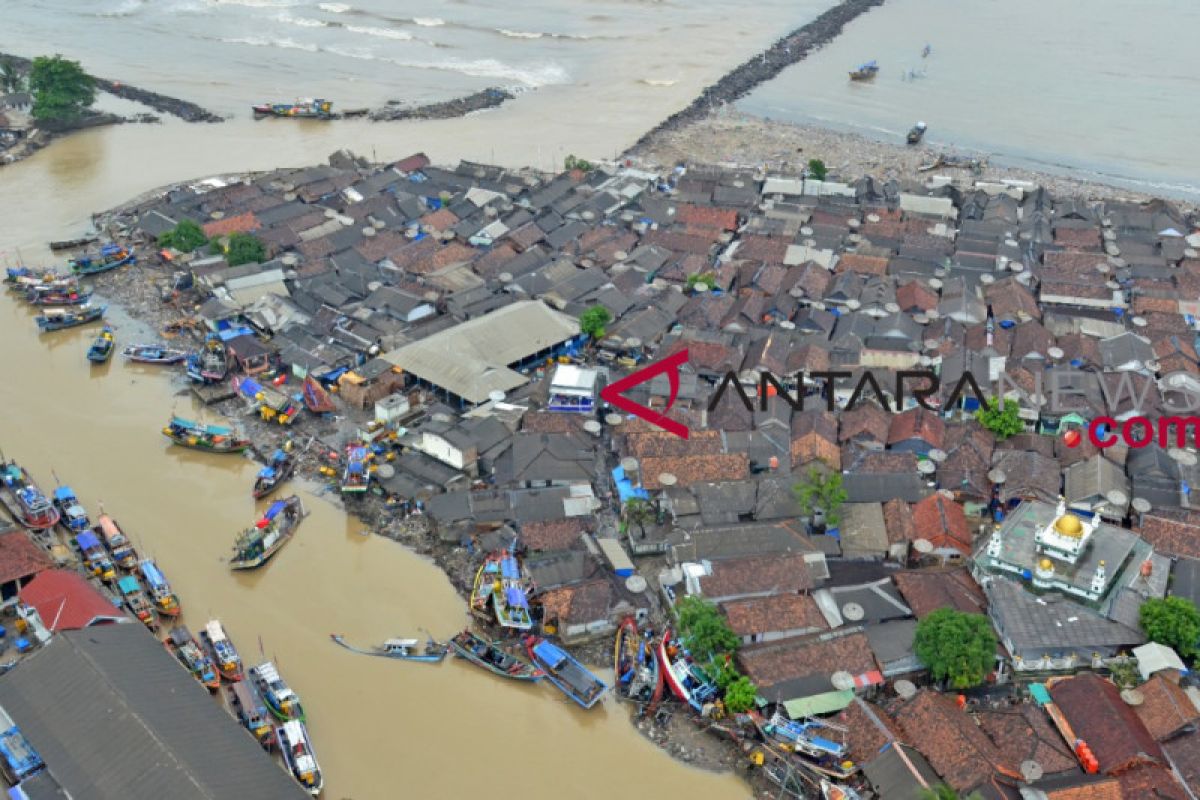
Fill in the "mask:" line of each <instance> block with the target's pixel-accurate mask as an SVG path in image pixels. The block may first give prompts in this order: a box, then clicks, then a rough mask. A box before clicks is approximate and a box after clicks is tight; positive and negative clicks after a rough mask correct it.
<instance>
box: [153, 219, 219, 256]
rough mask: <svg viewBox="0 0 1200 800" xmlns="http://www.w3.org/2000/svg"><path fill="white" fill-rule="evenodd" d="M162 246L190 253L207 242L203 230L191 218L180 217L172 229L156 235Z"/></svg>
mask: <svg viewBox="0 0 1200 800" xmlns="http://www.w3.org/2000/svg"><path fill="white" fill-rule="evenodd" d="M158 243H159V244H160V245H161V246H163V247H172V248H174V249H176V250H178V251H179V252H181V253H190V252H192V251H194V250H196V249H198V248H201V247H203V246H204V245H206V244H208V237H207V236H205V235H204V230H203V229H202V228H201V227H200V226H199V225H198V224H197V223H196V222H194V221H193V220H190V219H182V220H180V221H179V224H177V225H176V226H175V227H174V228H173V229H171V230H169V231H167V232H166V233H164V234H162V235H161V236H159V237H158Z"/></svg>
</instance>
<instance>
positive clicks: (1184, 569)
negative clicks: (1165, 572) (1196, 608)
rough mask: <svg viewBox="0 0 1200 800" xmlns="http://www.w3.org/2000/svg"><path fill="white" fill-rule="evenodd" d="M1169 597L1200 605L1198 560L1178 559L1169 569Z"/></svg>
mask: <svg viewBox="0 0 1200 800" xmlns="http://www.w3.org/2000/svg"><path fill="white" fill-rule="evenodd" d="M1171 595H1172V596H1175V597H1186V598H1187V599H1189V600H1191V601H1192V602H1193V603H1196V604H1197V605H1200V560H1196V559H1194V558H1180V559H1178V560H1176V561H1175V565H1174V566H1173V567H1172V568H1171Z"/></svg>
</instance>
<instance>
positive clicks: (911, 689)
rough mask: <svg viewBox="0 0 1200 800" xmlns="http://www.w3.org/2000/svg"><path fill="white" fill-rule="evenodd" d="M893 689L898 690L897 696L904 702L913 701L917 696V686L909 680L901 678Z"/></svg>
mask: <svg viewBox="0 0 1200 800" xmlns="http://www.w3.org/2000/svg"><path fill="white" fill-rule="evenodd" d="M893 688H894V689H895V690H896V694H898V695H899V696H900V697H901V699H903V700H911V699H912V698H914V697H916V696H917V687H916V685H915V684H914V683H913V682H912V681H910V680H908V679H907V678H901V679H900V680H898V681H896V683H895V685H894V686H893Z"/></svg>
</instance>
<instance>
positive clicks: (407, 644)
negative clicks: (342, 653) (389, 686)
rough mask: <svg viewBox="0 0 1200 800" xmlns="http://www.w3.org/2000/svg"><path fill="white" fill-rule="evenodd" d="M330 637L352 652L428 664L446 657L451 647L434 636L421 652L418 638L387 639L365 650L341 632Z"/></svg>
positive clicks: (426, 642) (427, 641) (428, 640)
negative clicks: (347, 640)
mask: <svg viewBox="0 0 1200 800" xmlns="http://www.w3.org/2000/svg"><path fill="white" fill-rule="evenodd" d="M329 638H330V639H332V640H333V641H335V642H337V643H338V644H340V645H341V646H342V647H344V648H346V649H347V650H349V651H350V652H352V653H359V654H361V655H364V656H380V657H382V658H394V659H398V660H400V661H422V662H424V663H427V664H436V663H438V662H440V661H441V660H442V659H444V658H445V657H446V651H447V650H448V649H449V647H448V645H446V644H445V643H443V642H436V641H434V640H433V639H432V638H430V639H427V640H426V641H425V649H424V650H422V651H420V652H418V651H417V647H418V646H420V644H421V642H420V641H419V640H417V639H386V640H384V643H383V644H382V645H380V646H378V647H374V648H372V649H370V650H363V649H362V648H359V647H354V646H353V645H351V644H349V643H347V642H346V640H345V638H344V637H343V636H342V635H341V634H340V633H331V634H329Z"/></svg>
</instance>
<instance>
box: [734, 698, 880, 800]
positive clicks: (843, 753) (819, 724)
mask: <svg viewBox="0 0 1200 800" xmlns="http://www.w3.org/2000/svg"><path fill="white" fill-rule="evenodd" d="M751 719H753V720H754V722H755V724H756V725H758V727H759V729H760V730H761V731H762V733H763V736H764V737H765V738H766V739H767V740H768V741H776V742H779V743H780V744H781V745H783V748H784V749H786V750H788V751H790V752H792V753H795V754H796V755H797V756H799V757H800V759H801V760H802V761H803V762H804V765H805V766H806V767H808V768H809V769H812V770H814V771H816V772H820V773H821V774H823V775H828V776H830V777H834V778H846V777H849V776H850V775H853V774H854V773H855V772H857V771H858V765H857V764H855V763H854V762H853V761H851V760H850V759H849V755H850V748H849V747H848V746H847V744H846V735H847V730H846V728H844V727H842V726H841V725H835V724H834V723H832V722H829V721H828V720H823V719H818V718H817V717H806V718H804V719H802V720H791V719H788V718H787V717H785V716H784V715H783V714H780V713H779V712H776V713H775V715H774V716H772V717H771V719H770V721H763V719H762V717H760V716H758V715H757V714H755V715H752V716H751ZM839 788H840V787H839Z"/></svg>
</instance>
